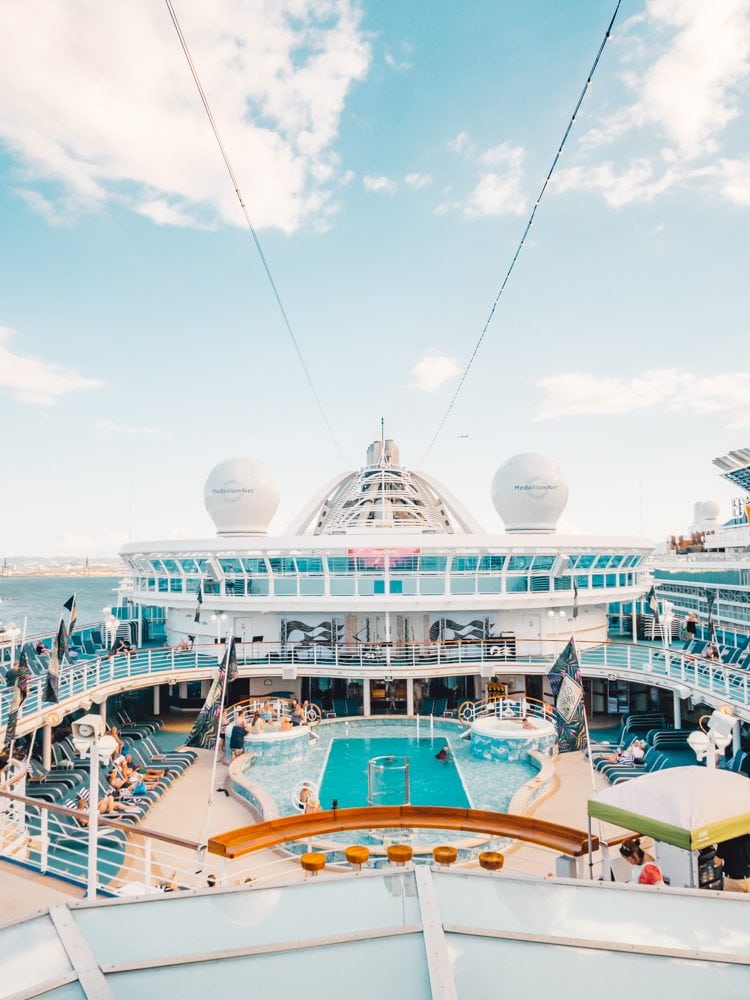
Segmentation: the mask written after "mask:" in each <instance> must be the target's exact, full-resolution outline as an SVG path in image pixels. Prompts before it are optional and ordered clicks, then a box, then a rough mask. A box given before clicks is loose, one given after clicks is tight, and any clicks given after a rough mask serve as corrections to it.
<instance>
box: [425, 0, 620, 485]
mask: <svg viewBox="0 0 750 1000" xmlns="http://www.w3.org/2000/svg"><path fill="white" fill-rule="evenodd" d="M621 4H622V0H617V5H616V6H615V10H614V13H613V14H612V17H611V19H610V22H609V25H608V26H607V30H606V32H605V33H604V38H603V39H602V42H601V45H600V46H599V51H598V52H597V53H596V58H595V59H594V62H593V65H592V66H591V69H590V70H589V74H588V77H587V78H586V83H585V84H584V86H583V90H582V91H581V94H580V96H579V98H578V101H577V103H576V106H575V109H574V110H573V114H572V115H571V117H570V121H569V122H568V127H567V128H566V129H565V133H564V134H563V137H562V141H561V142H560V145H559V146H558V148H557V152H556V153H555V156H554V159H553V160H552V166H551V167H550V168H549V170H548V172H547V176H546V177H545V179H544V184H542V187H541V190H540V192H539V194H538V195H537V197H536V201H535V202H534V207H533V208H532V210H531V215H530V216H529V219H528V222H527V223H526V228H525V229H524V231H523V234H522V236H521V239H520V240H519V242H518V246H517V247H516V252H515V253H514V254H513V258H512V260H511V262H510V266H509V267H508V270H507V271H506V272H505V277H504V278H503V283H502V285H501V286H500V291H499V292H498V293H497V295H496V296H495V301H494V302H493V303H492V308H491V309H490V314H489V316H488V317H487V321H486V322H485V324H484V326H483V327H482V332H481V334H480V336H479V340H477V342H476V344H475V345H474V350H473V351H472V352H471V357H470V358H469V361H468V364H467V365H466V367H465V368H464V370H463V374H462V375H461V379H460V381H459V383H458V386H457V388H456V391H455V392H454V393H453V397H452V399H451V401H450V403H449V404H448V409H447V410H446V411H445V413H444V414H443V418H442V420H441V421H440V423H439V424H438V429H437V430H436V431H435V435H434V437H433V438H432V440H431V441H430V443H429V445H428V446H427V450H426V451H425V453H424V455H422V458H421V459H420V461H419V465H418V468H419V467H421V466H422V464H423V462H424V460H425V459H426V458H427V456H428V455H429V454H430V452H431V451H432V448H433V446H434V444H435V442H436V441H437V439H438V437H439V436H440V432H441V431H442V429H443V427H445V423H446V421H447V420H448V417H449V416H450V415H451V411H452V410H453V407H454V406H455V404H456V400H457V399H458V397H459V394H460V392H461V390H462V389H463V386H464V382H465V381H466V378H467V376H468V374H469V371H470V369H471V366H472V365H473V364H474V359H475V358H476V356H477V354H478V353H479V348H480V347H481V346H482V341H483V340H484V337H485V334H486V333H487V330H488V329H489V326H490V323H491V322H492V320H493V318H494V315H495V310H496V309H497V305H498V302H499V301H500V297H501V296H502V294H503V292H504V291H505V286H506V285H507V284H508V280H509V279H510V276H511V274H512V273H513V268H514V267H515V266H516V261H517V260H518V258H519V256H520V254H521V250H523V247H524V244H525V243H526V237H527V236H528V235H529V230H530V229H531V226H532V224H533V222H534V217H535V216H536V212H537V209H538V208H539V203H540V202H541V200H542V198H543V197H544V193H545V191H546V190H547V185H548V184H549V182H550V179H551V177H552V174H553V173H554V172H555V168H556V167H557V164H558V161H559V159H560V156H561V154H562V151H563V149H564V147H565V143H566V142H567V141H568V136H569V135H570V133H571V130H572V128H573V123H574V122H575V120H576V115H577V114H578V112H579V110H580V108H581V105H582V104H583V99H584V97H585V96H586V93H587V91H588V89H589V87H590V86H591V80H592V79H593V76H594V73H595V72H596V67H597V66H598V65H599V59H600V58H601V55H602V52H603V51H604V46H605V45H606V44H607V42H608V41H609V39H610V37H611V35H612V27H613V25H614V23H615V19H616V18H617V14H618V12H619V10H620V6H621Z"/></svg>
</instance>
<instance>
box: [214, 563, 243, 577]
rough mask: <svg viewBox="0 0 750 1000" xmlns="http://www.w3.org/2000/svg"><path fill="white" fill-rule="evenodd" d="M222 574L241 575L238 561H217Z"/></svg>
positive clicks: (240, 564)
mask: <svg viewBox="0 0 750 1000" xmlns="http://www.w3.org/2000/svg"><path fill="white" fill-rule="evenodd" d="M219 566H221V571H222V573H232V574H234V573H242V572H243V569H242V563H241V562H240V560H239V559H219Z"/></svg>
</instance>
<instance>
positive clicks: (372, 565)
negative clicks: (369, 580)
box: [357, 555, 385, 573]
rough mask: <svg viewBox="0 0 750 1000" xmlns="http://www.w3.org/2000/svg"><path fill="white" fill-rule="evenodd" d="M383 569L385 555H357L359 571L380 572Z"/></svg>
mask: <svg viewBox="0 0 750 1000" xmlns="http://www.w3.org/2000/svg"><path fill="white" fill-rule="evenodd" d="M384 570H385V555H373V556H357V571H358V572H359V573H382V572H383V571H384Z"/></svg>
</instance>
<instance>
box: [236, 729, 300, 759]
mask: <svg viewBox="0 0 750 1000" xmlns="http://www.w3.org/2000/svg"><path fill="white" fill-rule="evenodd" d="M309 746H310V730H309V729H308V728H307V726H295V727H294V728H292V729H285V730H281V731H276V732H274V731H273V730H271V729H266V730H264V731H263V732H262V733H248V734H247V736H246V737H245V753H247V754H254V755H255V758H256V762H257V763H261V762H262V763H263V764H278V763H280V762H281V761H282V760H293V759H294V758H296V757H302V756H303V755H304V754H306V753H307V750H308V747H309Z"/></svg>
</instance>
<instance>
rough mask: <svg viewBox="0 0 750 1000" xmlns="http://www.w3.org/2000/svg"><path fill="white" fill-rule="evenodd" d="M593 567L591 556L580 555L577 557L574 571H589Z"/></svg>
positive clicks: (592, 557)
mask: <svg viewBox="0 0 750 1000" xmlns="http://www.w3.org/2000/svg"><path fill="white" fill-rule="evenodd" d="M593 565H594V556H593V555H581V556H578V558H577V559H576V561H575V568H576V569H591V567H592V566H593Z"/></svg>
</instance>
